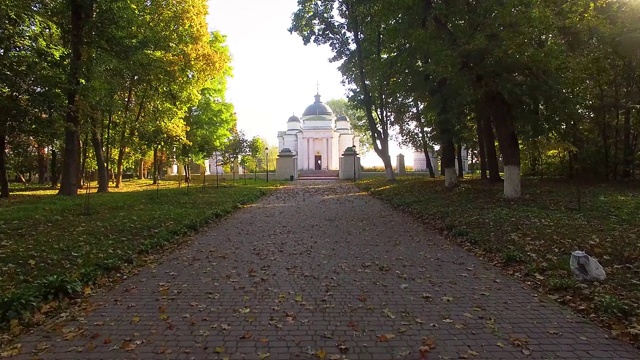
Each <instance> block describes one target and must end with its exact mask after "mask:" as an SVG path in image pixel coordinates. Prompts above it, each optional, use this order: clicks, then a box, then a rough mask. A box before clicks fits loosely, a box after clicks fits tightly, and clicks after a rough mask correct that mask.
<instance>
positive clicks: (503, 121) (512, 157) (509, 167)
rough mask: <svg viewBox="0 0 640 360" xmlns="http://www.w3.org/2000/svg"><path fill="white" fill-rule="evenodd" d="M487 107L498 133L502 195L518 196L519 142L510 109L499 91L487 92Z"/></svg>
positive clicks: (511, 197)
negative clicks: (502, 178) (502, 169)
mask: <svg viewBox="0 0 640 360" xmlns="http://www.w3.org/2000/svg"><path fill="white" fill-rule="evenodd" d="M487 97H488V98H487V100H488V105H489V109H491V110H492V117H493V121H494V123H495V126H496V133H497V134H498V144H499V146H500V152H501V153H502V159H503V161H504V196H505V198H507V199H516V198H519V197H520V195H521V193H522V190H521V189H522V184H521V178H520V144H518V136H517V135H516V129H515V124H514V123H513V119H512V117H511V116H512V114H511V109H510V106H509V103H508V102H507V99H506V98H505V97H504V95H502V93H501V92H499V91H496V92H493V93H490V94H487Z"/></svg>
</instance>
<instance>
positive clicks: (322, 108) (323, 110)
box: [302, 94, 333, 116]
mask: <svg viewBox="0 0 640 360" xmlns="http://www.w3.org/2000/svg"><path fill="white" fill-rule="evenodd" d="M315 98H316V101H315V102H314V103H313V104H311V105H309V106H307V108H306V109H305V110H304V113H303V114H302V116H313V115H333V110H331V108H330V107H329V106H327V105H325V104H324V103H323V102H322V101H320V94H316V95H315Z"/></svg>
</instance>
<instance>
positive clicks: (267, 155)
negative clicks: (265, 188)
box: [264, 147, 269, 182]
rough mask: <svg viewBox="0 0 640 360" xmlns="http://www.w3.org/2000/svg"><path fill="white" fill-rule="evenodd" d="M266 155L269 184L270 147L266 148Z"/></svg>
mask: <svg viewBox="0 0 640 360" xmlns="http://www.w3.org/2000/svg"><path fill="white" fill-rule="evenodd" d="M264 154H265V159H266V163H267V182H269V147H266V148H264Z"/></svg>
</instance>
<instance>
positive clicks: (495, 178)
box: [482, 115, 502, 182]
mask: <svg viewBox="0 0 640 360" xmlns="http://www.w3.org/2000/svg"><path fill="white" fill-rule="evenodd" d="M482 129H483V135H484V147H485V150H486V151H487V170H488V171H489V181H490V182H500V181H501V180H502V178H501V177H500V167H499V166H498V153H497V152H496V138H495V136H494V134H493V125H492V121H491V116H490V115H489V116H486V117H485V118H484V119H483V121H482Z"/></svg>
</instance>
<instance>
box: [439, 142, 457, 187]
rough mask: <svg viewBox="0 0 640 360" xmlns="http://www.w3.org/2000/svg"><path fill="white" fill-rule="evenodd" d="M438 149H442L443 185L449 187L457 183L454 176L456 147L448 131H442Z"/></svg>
mask: <svg viewBox="0 0 640 360" xmlns="http://www.w3.org/2000/svg"><path fill="white" fill-rule="evenodd" d="M441 136H442V142H441V144H440V149H441V151H442V169H443V170H444V187H445V188H447V189H451V188H453V187H456V186H457V185H458V177H457V176H456V149H455V145H454V143H453V136H452V135H451V134H450V133H449V132H448V131H443V134H442V135H441Z"/></svg>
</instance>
